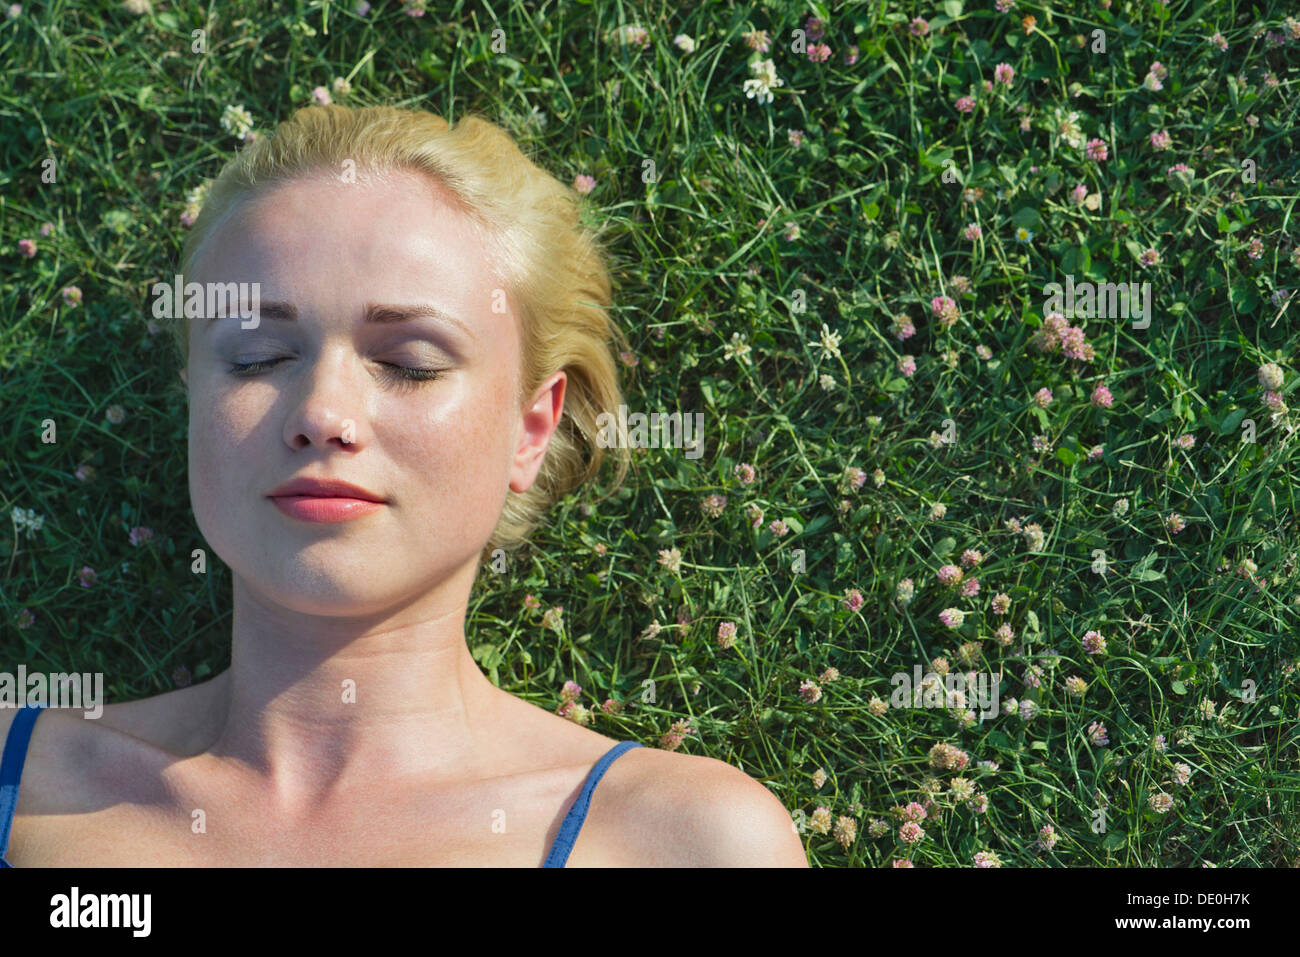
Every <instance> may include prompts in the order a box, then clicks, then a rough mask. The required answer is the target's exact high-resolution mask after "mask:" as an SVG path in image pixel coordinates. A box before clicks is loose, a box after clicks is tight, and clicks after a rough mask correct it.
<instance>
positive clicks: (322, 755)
mask: <svg viewBox="0 0 1300 957" xmlns="http://www.w3.org/2000/svg"><path fill="white" fill-rule="evenodd" d="M476 571H477V569H476V567H474V566H470V567H469V569H468V570H467V573H461V574H459V575H458V576H457V578H456V579H454V580H449V581H448V582H446V583H445V587H442V588H439V589H435V590H434V591H433V592H430V593H429V594H428V595H425V596H421V598H420V599H418V600H417V601H415V602H412V603H410V604H408V605H406V606H403V607H401V608H400V609H397V610H394V609H391V608H390V609H386V610H384V611H383V612H380V613H377V614H373V615H369V616H357V617H343V616H321V615H311V614H303V613H301V612H298V611H294V610H292V609H288V608H285V607H284V606H283V605H280V604H278V603H275V602H273V601H270V600H269V599H268V598H267V597H266V596H265V595H264V594H262V593H259V592H258V591H256V590H255V589H253V588H251V587H250V586H249V584H248V582H247V581H245V580H243V579H242V578H240V577H239V576H238V575H236V577H235V585H234V623H233V628H232V651H231V665H230V668H229V670H227V671H226V672H224V673H223V674H222V675H221V676H219V677H218V678H217V679H215V680H214V682H213V684H214V689H213V697H214V707H213V720H214V724H215V726H214V729H213V733H212V738H209V740H213V738H215V740H213V743H212V745H211V746H210V747H209V748H208V749H207V750H208V752H209V753H210V754H211V755H213V756H214V757H219V758H222V759H228V760H231V761H233V762H235V763H237V764H241V765H244V766H246V768H247V769H248V770H249V771H251V772H252V773H254V774H255V775H257V776H258V777H259V778H261V779H262V783H263V784H264V785H265V786H266V788H267V790H268V792H269V794H270V795H271V799H272V800H273V801H274V803H275V804H276V805H278V806H279V807H280V808H281V809H283V810H285V811H290V812H291V811H293V810H295V809H303V808H308V807H315V806H319V805H320V804H321V803H323V802H324V801H325V800H326V799H327V798H328V797H329V795H330V794H331V793H333V792H336V791H343V790H345V789H347V788H349V787H351V786H352V785H357V784H362V785H363V784H365V783H366V782H370V783H371V784H372V785H373V784H374V783H375V782H382V781H392V780H393V779H394V777H395V770H397V769H400V774H402V775H406V774H411V775H421V774H424V775H433V776H436V777H440V778H455V777H460V776H462V775H463V774H464V773H465V771H466V769H468V768H469V767H471V766H472V765H473V763H474V760H475V755H476V753H477V752H479V751H480V750H481V748H482V747H484V742H483V740H482V735H483V732H484V730H485V728H486V726H487V725H488V723H489V721H490V716H491V713H492V709H493V707H494V706H495V705H496V704H497V703H498V702H499V700H500V695H501V694H502V692H500V691H499V690H498V689H497V688H496V687H495V686H494V685H493V684H492V683H491V682H490V681H489V680H488V679H487V677H486V676H484V674H483V673H482V671H480V670H479V667H478V665H477V664H476V663H475V662H474V659H473V658H472V657H471V655H470V653H469V649H468V647H467V645H466V641H465V610H466V607H467V604H468V596H469V589H470V586H471V585H472V584H473V580H474V575H475V573H476Z"/></svg>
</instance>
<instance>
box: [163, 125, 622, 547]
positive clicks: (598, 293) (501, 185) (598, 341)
mask: <svg viewBox="0 0 1300 957" xmlns="http://www.w3.org/2000/svg"><path fill="white" fill-rule="evenodd" d="M348 161H351V163H352V164H353V165H352V166H351V169H353V170H355V171H356V173H357V175H358V177H363V176H367V177H368V176H377V177H379V178H383V177H385V176H386V175H387V174H389V173H390V172H392V171H395V170H404V169H405V170H413V171H416V172H420V173H424V174H425V175H426V176H428V177H430V178H431V179H432V180H434V181H435V182H437V183H438V184H440V185H441V186H442V187H444V188H445V190H446V191H447V192H449V193H450V194H451V196H452V198H453V202H455V203H456V204H458V206H459V208H460V210H461V212H462V213H463V214H464V215H466V216H467V217H468V219H469V221H470V222H471V223H472V224H473V229H474V230H475V232H476V233H477V234H478V235H479V236H480V237H481V238H482V239H483V240H484V241H485V245H487V246H488V247H489V248H491V249H493V251H494V253H495V254H496V255H495V262H494V263H493V264H492V265H493V268H494V270H495V271H496V275H497V277H498V278H499V279H500V281H501V282H502V283H503V285H504V287H505V291H506V295H507V297H508V299H509V301H510V302H512V303H514V304H516V306H517V312H518V318H519V322H520V329H521V335H522V369H521V374H520V399H521V400H522V398H523V396H526V395H531V394H532V392H533V391H534V390H535V389H537V388H539V387H540V386H541V384H542V382H544V381H545V380H546V379H547V378H548V377H549V376H551V375H552V374H554V373H555V372H557V371H559V370H563V371H564V372H565V373H566V374H567V377H568V381H567V383H566V386H565V394H564V415H563V417H562V419H561V421H560V424H559V426H558V427H557V428H556V430H555V432H554V434H553V435H552V436H551V441H550V445H549V447H548V448H547V450H546V454H545V457H544V459H543V461H542V466H541V469H540V470H539V472H538V475H537V479H536V481H535V482H534V483H533V485H532V487H530V488H529V489H528V491H527V492H523V493H518V492H515V491H514V490H507V497H506V502H505V506H504V508H503V509H502V512H501V517H500V518H499V520H498V521H497V526H496V528H495V529H494V530H493V533H492V536H491V538H490V539H489V540H488V542H487V545H486V546H485V547H484V549H483V553H482V554H483V556H484V557H485V556H487V555H488V554H490V553H491V552H492V551H493V550H495V549H496V548H507V549H511V548H515V547H517V546H519V545H521V544H522V543H523V542H524V541H525V540H526V538H527V536H528V534H529V533H530V532H531V531H532V530H533V529H534V528H535V527H536V526H537V524H538V523H539V522H540V520H541V518H542V516H543V514H544V513H545V512H546V511H547V510H548V509H549V508H550V507H551V506H552V505H553V504H554V503H555V502H556V501H557V500H558V499H559V498H560V497H561V496H563V495H564V494H566V493H567V492H569V491H571V490H572V489H574V488H576V487H578V486H579V485H582V484H583V483H585V482H586V481H587V480H589V479H590V478H592V477H593V476H595V475H596V473H597V472H598V471H599V470H600V466H601V463H602V461H603V460H604V453H605V449H604V448H602V447H601V446H600V444H599V443H598V442H597V441H596V437H597V434H598V432H599V431H600V429H599V428H598V426H597V419H598V417H599V416H600V414H601V413H603V412H608V413H610V414H611V415H614V414H615V413H616V411H617V409H618V407H619V405H620V404H621V403H622V401H623V398H622V392H621V390H620V388H619V383H618V369H617V366H616V364H615V359H614V355H613V350H612V349H611V342H612V343H613V344H615V345H617V346H621V347H623V348H626V339H625V337H624V336H623V334H622V332H621V330H620V329H619V328H618V327H617V326H616V325H615V324H614V323H613V321H612V320H611V319H610V317H609V315H608V307H609V305H610V303H611V283H610V277H609V271H608V268H607V266H606V264H605V254H604V251H603V250H602V248H601V246H600V245H599V242H598V239H597V235H596V233H595V232H594V231H593V230H592V229H590V228H588V227H586V226H583V225H582V224H581V223H580V222H579V218H578V197H577V194H576V193H575V192H574V191H573V190H572V189H571V188H569V187H568V186H565V185H564V184H563V183H561V182H559V181H558V180H557V179H555V177H553V176H552V175H550V174H549V173H547V172H546V171H545V170H543V169H541V168H540V167H538V166H537V165H536V164H534V163H533V162H532V161H531V160H530V159H529V158H528V157H526V156H525V155H524V154H523V153H522V152H521V151H520V149H519V147H518V146H517V145H516V144H515V142H514V139H513V138H512V137H511V136H510V134H508V133H507V132H506V131H505V130H503V129H501V128H500V127H499V126H497V125H496V124H494V123H492V122H490V121H488V120H486V119H484V118H482V117H480V116H478V115H474V114H470V115H466V116H463V117H462V118H460V119H459V120H458V121H457V122H456V124H455V126H452V125H451V124H450V123H448V122H447V121H446V120H445V119H443V118H442V117H440V116H437V115H435V114H433V113H428V112H425V111H420V110H406V109H398V108H396V107H391V106H367V107H359V108H350V107H346V106H339V105H331V106H308V107H304V108H302V109H300V110H297V111H296V112H295V113H294V114H293V115H292V116H290V117H289V118H288V119H287V120H285V121H284V122H283V123H281V124H280V125H279V126H278V127H277V128H276V129H275V131H274V132H273V133H272V134H271V135H270V136H267V137H263V138H260V139H258V140H257V141H256V142H255V143H253V144H252V145H250V146H248V147H246V148H245V149H243V150H242V151H240V153H239V154H238V155H237V156H236V157H235V158H233V159H232V160H231V161H230V162H229V163H227V164H226V166H225V167H224V168H223V169H222V170H221V173H220V174H219V175H218V176H217V178H216V180H215V181H214V182H213V183H212V186H211V187H210V189H209V190H208V193H207V196H206V198H205V200H204V203H203V208H202V210H201V211H200V212H199V214H198V216H197V217H196V218H195V220H194V224H193V226H192V227H191V229H190V232H189V234H188V235H187V236H186V239H185V243H184V247H183V250H182V257H181V273H182V275H185V274H186V273H188V272H189V271H190V270H191V268H192V267H193V264H194V261H195V258H196V256H197V255H198V253H199V251H200V249H201V248H202V247H203V245H204V244H205V243H206V242H207V240H209V239H210V238H211V237H212V235H213V234H214V233H215V231H216V229H217V227H218V226H219V225H221V223H223V222H224V221H225V220H226V219H227V218H228V217H229V216H230V215H231V214H232V213H233V212H234V211H235V209H236V208H237V207H239V206H240V205H242V202H243V201H245V200H247V199H250V198H252V197H253V196H255V195H256V194H257V191H258V190H260V189H263V188H265V187H268V186H271V185H274V184H277V183H282V182H285V181H288V180H291V179H296V178H299V177H303V176H311V175H317V174H320V173H330V174H336V173H338V172H340V171H342V170H344V169H347V168H349V167H347V166H346V165H345V164H347V163H348ZM173 334H174V342H175V344H176V347H177V349H178V351H179V353H180V358H181V362H182V363H183V364H187V363H188V358H189V331H188V322H187V321H186V320H185V319H184V318H181V319H180V320H179V321H177V322H175V323H174V324H173ZM615 418H617V416H616V415H615ZM620 428H621V427H620ZM620 438H623V436H622V435H620ZM610 451H611V452H612V453H613V458H614V460H615V464H616V466H617V475H616V476H615V480H614V484H613V486H612V487H611V491H612V490H613V489H614V488H617V487H618V485H619V484H621V483H622V481H623V478H624V477H625V475H626V473H627V468H628V452H627V443H626V442H625V441H620V442H618V444H616V445H615V446H614V447H613V448H611V449H610Z"/></svg>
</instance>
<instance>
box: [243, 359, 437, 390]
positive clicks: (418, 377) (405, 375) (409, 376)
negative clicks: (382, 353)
mask: <svg viewBox="0 0 1300 957" xmlns="http://www.w3.org/2000/svg"><path fill="white" fill-rule="evenodd" d="M283 361H284V357H281V358H279V359H264V360H262V361H260V362H232V363H231V364H230V374H231V375H234V376H239V377H250V376H252V375H253V374H254V373H257V372H264V371H266V370H267V369H270V368H272V367H274V366H276V365H278V364H279V363H281V362H283ZM379 364H380V365H381V366H383V367H384V375H385V377H386V378H387V379H388V380H389V381H390V382H394V383H396V384H397V385H400V386H404V387H411V388H415V387H418V386H419V385H420V384H421V383H424V382H432V381H433V380H434V379H438V378H441V376H442V370H441V369H413V368H411V367H409V366H399V365H397V364H396V363H392V362H381V363H379Z"/></svg>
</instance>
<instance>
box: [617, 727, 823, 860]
mask: <svg viewBox="0 0 1300 957" xmlns="http://www.w3.org/2000/svg"><path fill="white" fill-rule="evenodd" d="M629 759H630V760H629ZM620 760H624V761H628V764H627V767H626V769H625V772H626V773H625V774H624V775H623V776H622V777H621V778H620V779H619V784H618V786H617V788H616V794H615V795H613V800H612V801H611V805H612V807H611V810H610V819H611V820H616V822H617V828H618V840H619V843H620V844H622V848H621V851H622V853H623V854H624V855H626V858H627V861H628V866H641V867H805V868H806V867H807V866H808V859H807V857H806V856H805V854H804V848H803V842H802V841H801V840H800V838H799V834H798V832H797V831H796V829H795V826H794V822H793V820H791V818H790V813H789V812H788V811H787V810H786V808H785V806H784V805H783V804H782V803H781V800H780V799H779V798H778V797H777V796H776V795H775V794H773V793H772V792H771V791H770V790H768V788H767V787H766V786H765V785H763V784H762V783H761V782H759V781H756V780H754V779H753V778H751V777H750V776H749V775H748V774H745V773H744V772H743V771H741V770H739V769H738V768H734V767H732V766H731V765H730V764H727V763H726V762H725V761H719V760H717V759H716V758H707V757H702V756H698V755H689V754H677V753H675V752H671V751H663V750H660V749H657V748H634V749H632V750H631V751H629V752H627V754H625V755H624V756H623V757H622V758H621V759H620ZM616 763H617V762H616Z"/></svg>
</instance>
